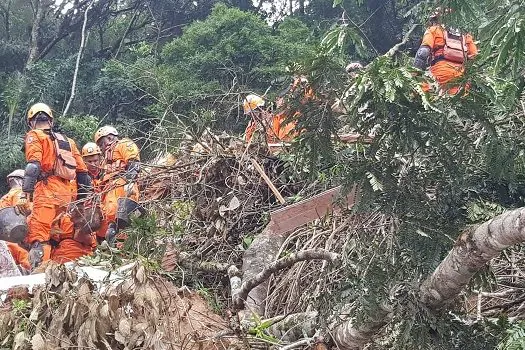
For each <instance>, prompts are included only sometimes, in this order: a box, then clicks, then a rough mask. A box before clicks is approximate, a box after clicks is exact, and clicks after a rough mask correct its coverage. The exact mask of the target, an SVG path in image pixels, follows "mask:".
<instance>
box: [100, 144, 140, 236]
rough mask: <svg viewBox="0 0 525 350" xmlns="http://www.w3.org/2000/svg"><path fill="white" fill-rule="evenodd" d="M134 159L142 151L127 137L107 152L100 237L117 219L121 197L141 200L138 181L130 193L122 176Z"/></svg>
mask: <svg viewBox="0 0 525 350" xmlns="http://www.w3.org/2000/svg"><path fill="white" fill-rule="evenodd" d="M132 160H135V161H140V151H139V148H138V147H137V145H136V144H135V142H133V141H132V140H130V139H127V138H124V139H121V140H118V141H117V142H116V143H115V145H114V146H112V147H111V149H109V150H108V151H107V152H106V155H105V157H104V164H103V172H104V175H103V178H102V180H101V185H100V186H99V187H100V189H101V193H102V212H103V213H104V223H103V225H102V227H101V228H100V230H98V232H97V236H98V237H100V238H103V237H105V235H106V231H107V228H108V225H109V223H111V222H115V220H116V216H117V201H118V199H119V198H122V197H127V198H130V199H133V200H134V201H137V202H138V200H139V188H138V185H137V184H136V183H135V184H134V185H133V188H132V190H131V191H130V193H129V194H127V193H126V190H125V189H124V185H126V183H127V181H126V179H124V178H123V177H122V176H123V173H124V172H125V169H126V167H127V166H128V162H129V161H132Z"/></svg>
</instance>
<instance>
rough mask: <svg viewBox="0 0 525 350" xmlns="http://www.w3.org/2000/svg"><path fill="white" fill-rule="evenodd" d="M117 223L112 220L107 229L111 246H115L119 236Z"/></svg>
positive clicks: (107, 236)
mask: <svg viewBox="0 0 525 350" xmlns="http://www.w3.org/2000/svg"><path fill="white" fill-rule="evenodd" d="M117 233H118V230H117V224H116V223H114V222H112V223H110V224H109V225H108V230H107V231H106V242H107V243H108V245H109V246H110V247H114V246H115V241H116V238H117Z"/></svg>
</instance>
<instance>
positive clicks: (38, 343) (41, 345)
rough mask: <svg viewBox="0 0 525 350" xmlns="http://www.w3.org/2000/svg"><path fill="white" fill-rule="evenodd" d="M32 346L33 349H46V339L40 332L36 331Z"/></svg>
mask: <svg viewBox="0 0 525 350" xmlns="http://www.w3.org/2000/svg"><path fill="white" fill-rule="evenodd" d="M31 347H32V349H33V350H46V349H47V346H46V341H45V340H44V337H42V335H41V334H40V333H36V334H35V335H34V336H33V338H31Z"/></svg>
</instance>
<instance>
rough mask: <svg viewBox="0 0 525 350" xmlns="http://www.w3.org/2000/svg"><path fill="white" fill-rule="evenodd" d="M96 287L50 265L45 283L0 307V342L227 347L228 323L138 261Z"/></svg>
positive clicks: (70, 271) (15, 344)
mask: <svg viewBox="0 0 525 350" xmlns="http://www.w3.org/2000/svg"><path fill="white" fill-rule="evenodd" d="M128 273H129V275H121V276H120V277H119V278H114V279H105V280H104V281H102V282H101V284H100V285H97V284H96V283H94V282H93V281H92V280H90V279H89V278H86V277H79V276H77V273H76V272H75V270H74V269H71V268H68V267H66V266H65V265H56V264H50V265H48V267H47V269H46V284H45V286H42V287H37V288H35V290H33V293H32V294H28V293H27V292H26V293H25V294H24V293H17V294H16V295H15V296H11V297H10V299H8V300H7V303H6V304H5V305H3V308H2V310H1V311H0V341H1V344H2V345H3V346H5V345H8V344H12V348H13V349H36V350H44V349H56V348H71V347H79V348H91V349H134V348H144V349H159V350H160V349H225V348H227V347H228V346H229V345H231V342H232V341H231V340H229V339H228V338H227V336H226V335H228V334H230V333H231V332H229V331H228V327H227V323H226V322H225V321H224V320H223V319H222V318H221V317H219V316H218V315H216V314H215V313H213V312H212V311H211V309H210V307H209V306H208V304H207V303H206V301H205V300H204V299H203V298H202V297H200V296H199V295H198V294H197V293H194V292H190V291H189V290H188V289H187V288H180V289H179V288H176V287H175V286H174V285H173V284H172V283H171V282H169V281H166V280H164V279H163V278H161V277H158V276H154V275H151V274H148V273H147V272H146V269H145V268H144V266H142V265H140V264H136V265H135V266H134V268H133V269H132V270H131V271H128Z"/></svg>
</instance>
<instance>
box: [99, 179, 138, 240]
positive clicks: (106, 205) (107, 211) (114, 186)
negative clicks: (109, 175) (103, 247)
mask: <svg viewBox="0 0 525 350" xmlns="http://www.w3.org/2000/svg"><path fill="white" fill-rule="evenodd" d="M123 184H125V180H123V179H117V180H114V181H112V182H111V185H110V186H107V189H106V190H105V191H106V192H105V193H103V194H102V203H101V209H102V213H103V214H104V221H103V223H102V226H101V227H100V229H99V230H98V231H97V237H100V238H104V237H106V231H107V230H108V226H109V224H110V223H112V222H115V220H116V217H117V210H118V207H117V204H118V199H119V198H125V197H128V198H130V199H133V200H134V201H138V200H139V187H138V185H137V184H134V185H133V189H132V191H131V193H130V195H129V196H126V190H124V185H123Z"/></svg>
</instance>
